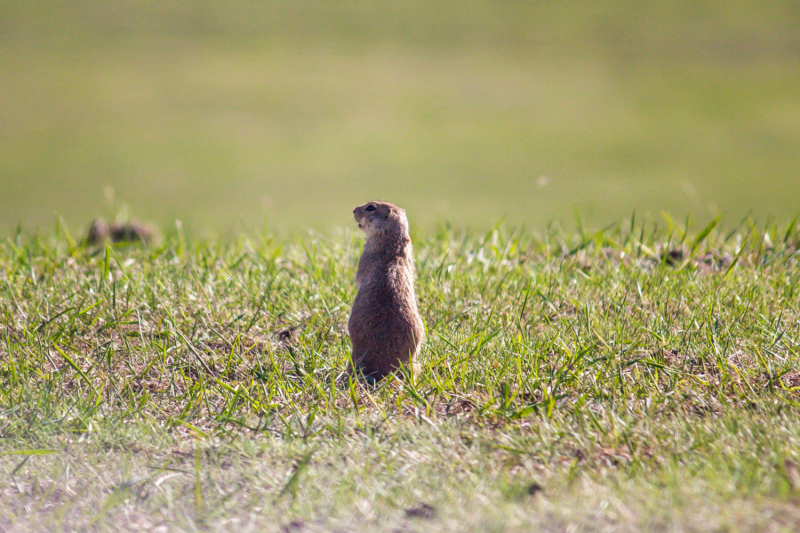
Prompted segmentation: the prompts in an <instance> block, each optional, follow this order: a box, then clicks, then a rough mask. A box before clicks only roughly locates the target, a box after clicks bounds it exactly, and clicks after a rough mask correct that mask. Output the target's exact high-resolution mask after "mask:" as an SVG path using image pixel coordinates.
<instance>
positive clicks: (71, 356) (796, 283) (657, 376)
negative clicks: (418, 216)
mask: <svg viewBox="0 0 800 533" xmlns="http://www.w3.org/2000/svg"><path fill="white" fill-rule="evenodd" d="M76 240H77V237H76V236H75V235H72V234H70V232H69V231H68V230H67V229H66V227H65V226H64V225H63V224H59V226H58V231H57V232H56V234H55V235H52V236H50V237H34V236H30V235H26V234H19V235H16V236H12V237H10V238H8V239H6V240H4V241H2V243H0V314H2V322H3V323H4V327H3V328H2V329H0V530H1V531H4V532H6V533H8V532H12V531H13V532H18V531H19V532H22V531H284V532H287V531H296V532H300V531H341V532H350V531H352V532H362V531H425V532H437V531H441V532H445V531H486V532H490V531H532V530H536V531H570V532H573V531H642V530H645V531H665V532H666V531H698V532H700V531H720V532H721V531H742V532H745V531H754V532H755V531H787V532H789V531H797V530H798V529H800V418H798V414H799V413H800V409H798V408H799V407H800V372H798V369H799V368H800V352H799V347H800V255H798V247H800V228H798V227H797V225H796V221H795V222H793V223H792V224H786V223H784V224H782V225H777V224H774V223H768V224H763V223H762V224H756V223H754V222H752V221H749V220H745V221H743V222H742V224H728V225H727V226H726V227H723V224H721V223H720V224H719V225H712V226H708V227H706V228H704V227H702V226H701V227H697V228H695V229H687V228H686V227H684V226H683V225H682V224H680V225H676V224H674V223H672V222H671V221H669V220H666V221H665V220H663V219H659V220H657V221H654V220H642V219H641V218H640V219H638V220H637V219H632V220H629V221H625V222H620V223H618V224H615V225H612V226H609V227H606V228H604V229H602V230H589V229H586V228H584V227H582V228H581V229H580V230H579V231H577V232H564V231H562V230H561V229H560V228H559V227H558V226H557V225H553V226H550V227H549V228H548V229H547V230H546V231H542V232H533V231H531V230H525V229H520V228H515V227H513V226H499V227H497V228H495V229H493V230H490V231H488V232H480V233H479V232H465V231H462V230H457V229H451V228H448V227H446V226H442V227H441V228H440V229H439V230H438V231H431V232H424V231H421V230H416V232H415V235H414V240H415V249H416V257H417V265H418V274H419V279H418V296H419V300H420V306H421V310H422V312H423V316H424V319H425V322H426V325H427V337H428V341H427V344H426V348H425V350H424V353H423V354H422V357H421V361H422V370H421V372H420V373H419V374H418V375H414V376H406V379H404V380H388V381H386V382H383V383H382V384H380V385H379V386H377V387H368V386H365V385H362V384H360V383H352V382H351V381H349V380H348V379H347V378H346V377H345V376H344V375H343V371H344V369H345V365H346V362H347V360H348V357H349V340H348V338H347V335H346V329H345V328H346V322H347V316H348V312H349V306H350V303H351V301H352V299H353V297H354V290H355V287H354V283H353V276H354V270H355V265H356V261H357V258H358V255H359V253H360V245H361V240H360V237H359V236H357V235H356V234H355V232H353V231H350V230H347V231H338V232H330V233H312V234H306V235H303V236H297V237H276V236H275V235H273V234H271V233H253V234H250V236H246V235H239V236H237V237H236V238H234V239H232V240H230V241H228V242H226V243H223V244H221V243H220V242H219V241H216V240H211V241H204V240H189V239H186V238H184V237H183V235H182V234H180V233H173V234H169V235H167V236H166V237H165V239H164V240H163V242H162V243H161V244H157V245H153V246H151V247H150V248H143V247H139V246H113V247H111V246H109V247H101V248H100V249H97V250H91V249H87V248H85V247H84V246H82V245H80V244H79V243H76Z"/></svg>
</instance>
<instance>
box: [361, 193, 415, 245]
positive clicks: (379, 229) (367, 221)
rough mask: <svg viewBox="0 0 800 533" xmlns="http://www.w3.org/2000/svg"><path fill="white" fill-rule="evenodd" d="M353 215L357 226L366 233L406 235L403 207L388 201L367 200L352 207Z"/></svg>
mask: <svg viewBox="0 0 800 533" xmlns="http://www.w3.org/2000/svg"><path fill="white" fill-rule="evenodd" d="M353 216H354V217H355V219H356V222H358V227H359V228H360V229H362V230H363V231H364V233H366V235H367V239H370V238H371V237H373V236H380V235H385V234H391V235H398V236H407V235H408V219H407V218H406V212H405V210H404V209H403V208H401V207H398V206H396V205H394V204H390V203H389V202H368V203H366V204H364V205H360V206H358V207H356V208H355V209H353Z"/></svg>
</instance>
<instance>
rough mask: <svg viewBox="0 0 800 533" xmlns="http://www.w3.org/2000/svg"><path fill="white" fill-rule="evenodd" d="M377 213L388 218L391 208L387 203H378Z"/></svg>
mask: <svg viewBox="0 0 800 533" xmlns="http://www.w3.org/2000/svg"><path fill="white" fill-rule="evenodd" d="M378 215H380V216H381V217H383V218H389V217H390V216H391V215H392V208H391V207H389V206H388V205H379V206H378Z"/></svg>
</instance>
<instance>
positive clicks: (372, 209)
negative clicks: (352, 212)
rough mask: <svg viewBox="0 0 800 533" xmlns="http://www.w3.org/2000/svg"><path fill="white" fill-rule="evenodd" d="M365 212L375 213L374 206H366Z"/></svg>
mask: <svg viewBox="0 0 800 533" xmlns="http://www.w3.org/2000/svg"><path fill="white" fill-rule="evenodd" d="M366 210H367V211H375V206H374V205H372V204H370V205H368V206H367V209H366Z"/></svg>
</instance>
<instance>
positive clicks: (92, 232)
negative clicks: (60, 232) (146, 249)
mask: <svg viewBox="0 0 800 533" xmlns="http://www.w3.org/2000/svg"><path fill="white" fill-rule="evenodd" d="M154 233H155V232H154V230H153V228H152V227H151V226H148V225H147V224H142V223H141V222H138V221H136V220H134V221H131V222H129V223H127V224H121V223H119V222H112V223H111V224H109V223H108V222H106V221H105V220H103V219H102V218H98V219H95V220H94V221H92V225H91V226H89V231H88V233H87V234H86V242H87V243H88V244H89V245H90V246H97V245H99V244H104V243H105V242H106V239H109V240H111V242H113V243H124V242H141V243H148V242H150V241H151V240H152V238H153V234H154Z"/></svg>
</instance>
